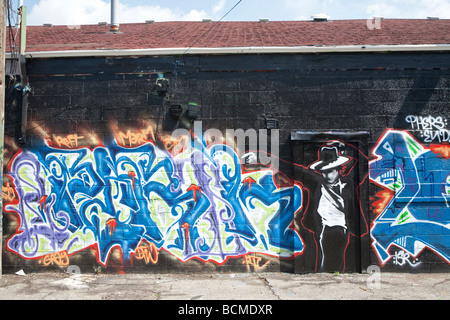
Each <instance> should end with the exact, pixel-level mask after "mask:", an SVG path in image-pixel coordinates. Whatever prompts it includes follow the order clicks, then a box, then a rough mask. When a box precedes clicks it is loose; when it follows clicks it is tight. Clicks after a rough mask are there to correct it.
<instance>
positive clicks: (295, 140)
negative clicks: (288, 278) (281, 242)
mask: <svg viewBox="0 0 450 320" xmlns="http://www.w3.org/2000/svg"><path fill="white" fill-rule="evenodd" d="M367 137H368V134H367V133H366V132H326V133H324V132H302V131H293V132H292V133H291V140H292V151H293V162H294V180H295V181H296V182H298V183H299V184H300V185H301V187H302V191H303V199H302V210H301V211H299V212H298V213H297V214H296V216H295V217H294V222H295V228H296V230H297V231H298V233H299V234H300V236H301V238H302V240H303V244H304V247H303V251H302V253H301V254H298V255H296V257H295V260H294V272H295V273H304V272H362V271H364V270H365V269H366V268H367V267H368V265H369V261H370V244H369V236H368V233H369V227H368V219H367V213H368V211H367V209H368V199H367V193H368V185H367V178H368V177H367V176H368V158H367V156H366V154H367Z"/></svg>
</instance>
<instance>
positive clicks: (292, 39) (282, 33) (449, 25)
mask: <svg viewBox="0 0 450 320" xmlns="http://www.w3.org/2000/svg"><path fill="white" fill-rule="evenodd" d="M416 44H450V20H442V19H440V20H426V19H422V20H419V19H386V20H381V28H380V29H376V28H371V29H370V28H368V26H367V21H366V20H330V21H327V22H312V21H269V22H259V21H253V22H250V21H249V22H218V23H216V22H181V21H177V22H156V23H132V24H121V25H120V33H118V34H114V33H110V26H109V25H81V26H78V27H74V26H69V27H68V26H53V27H45V26H29V27H28V28H27V52H45V51H73V50H98V49H157V48H187V47H197V48H225V47H228V48H229V47H296V46H340V45H416ZM7 49H8V48H7Z"/></svg>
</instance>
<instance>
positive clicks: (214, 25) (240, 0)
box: [182, 0, 243, 56]
mask: <svg viewBox="0 0 450 320" xmlns="http://www.w3.org/2000/svg"><path fill="white" fill-rule="evenodd" d="M242 1H243V0H239V1H238V2H237V3H236V4H235V5H234V6H233V7H232V8H231V9H230V10H228V12H227V13H225V14H224V15H223V17H222V18H220V19H219V20H217V21H216V22H215V23H214V24H213V25H212V26H211V28H209V29H208V30H206V31H205V32H203V33H202V34H201V35H200V36H199V37H198V38H197V39H195V41H194V42H193V43H192V44H191V45H190V46H189V48H187V49H186V51H185V52H183V54H182V56H183V55H185V54H186V53H187V52H188V51H189V50H191V48H192V47H193V46H195V44H196V43H197V42H198V41H199V40H200V39H201V38H203V37H204V36H205V35H206V34H208V33H209V32H210V31H211V30H212V29H214V27H216V26H217V24H218V23H219V22H221V21H222V20H223V19H225V18H226V16H228V15H229V14H230V13H231V12H232V11H233V10H234V9H236V7H237V6H238V5H239V4H241V2H242Z"/></svg>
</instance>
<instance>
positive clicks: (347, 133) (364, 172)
mask: <svg viewBox="0 0 450 320" xmlns="http://www.w3.org/2000/svg"><path fill="white" fill-rule="evenodd" d="M369 137H370V133H369V132H367V131H352V130H335V131H329V130H328V131H327V130H302V129H299V130H291V144H292V145H293V143H295V142H300V143H301V142H310V143H318V144H319V143H324V142H328V141H330V140H340V141H343V142H344V143H348V144H351V145H355V146H356V147H357V149H358V151H359V152H358V153H357V154H358V158H357V168H354V169H357V170H358V175H359V177H360V179H361V181H363V182H364V183H363V184H362V185H361V186H360V188H359V189H358V190H359V204H360V210H361V214H362V215H363V216H364V218H365V221H364V219H360V226H359V227H360V230H364V229H367V232H366V233H365V234H363V235H362V236H361V234H360V235H359V240H360V259H361V260H360V272H362V273H366V272H367V269H368V267H369V266H370V264H371V243H370V212H369V208H370V206H369V180H368V179H369V157H368V152H369V147H368V140H369ZM292 150H293V148H292ZM292 161H293V163H295V159H294V153H292ZM293 178H294V179H295V177H294V173H293ZM293 269H294V273H304V271H303V270H301V268H299V267H298V264H297V263H296V262H295V259H294V268H293Z"/></svg>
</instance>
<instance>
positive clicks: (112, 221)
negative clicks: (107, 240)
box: [106, 218, 117, 236]
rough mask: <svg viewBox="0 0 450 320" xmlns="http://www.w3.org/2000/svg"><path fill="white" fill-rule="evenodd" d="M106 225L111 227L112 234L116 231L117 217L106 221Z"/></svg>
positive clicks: (110, 233)
mask: <svg viewBox="0 0 450 320" xmlns="http://www.w3.org/2000/svg"><path fill="white" fill-rule="evenodd" d="M106 225H107V226H108V227H109V235H110V236H112V234H113V233H115V232H116V227H117V221H116V219H114V218H112V219H109V220H108V221H106Z"/></svg>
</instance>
